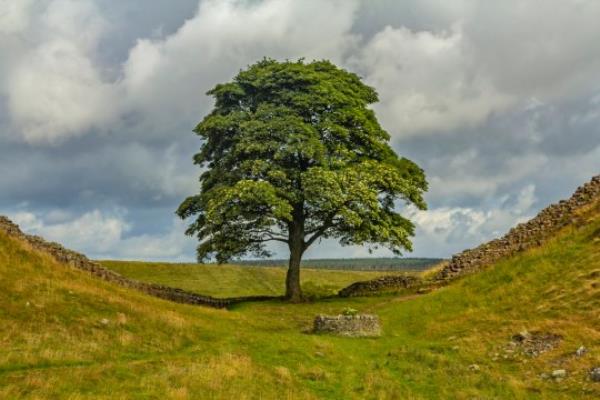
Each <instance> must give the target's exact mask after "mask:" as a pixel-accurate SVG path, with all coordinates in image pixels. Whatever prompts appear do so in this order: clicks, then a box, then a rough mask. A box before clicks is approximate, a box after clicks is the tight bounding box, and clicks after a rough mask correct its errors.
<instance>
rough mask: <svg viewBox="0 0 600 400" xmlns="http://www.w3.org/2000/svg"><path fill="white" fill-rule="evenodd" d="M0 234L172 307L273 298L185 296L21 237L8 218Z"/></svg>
mask: <svg viewBox="0 0 600 400" xmlns="http://www.w3.org/2000/svg"><path fill="white" fill-rule="evenodd" d="M0 232H4V233H6V234H7V235H8V236H9V237H12V238H15V239H17V240H20V241H22V242H25V243H27V244H28V245H29V246H31V247H32V248H33V249H34V250H37V251H41V252H43V253H46V254H48V255H50V256H51V257H52V258H53V259H54V260H56V261H57V262H59V263H62V264H66V265H69V266H71V267H73V268H77V269H79V270H83V271H86V272H88V273H90V274H91V275H93V276H95V277H97V278H100V279H103V280H105V281H108V282H111V283H116V284H117V285H120V286H123V287H126V288H131V289H135V290H139V291H140V292H143V293H146V294H148V295H151V296H154V297H159V298H161V299H165V300H169V301H173V302H176V303H183V304H192V305H202V306H208V307H213V308H225V307H227V306H229V305H232V304H236V303H240V302H243V301H255V300H267V299H273V298H274V297H273V296H248V297H231V298H225V299H219V298H215V297H211V296H205V295H201V294H196V293H191V292H187V291H185V290H183V289H178V288H172V287H169V286H164V285H159V284H155V283H146V282H140V281H137V280H134V279H129V278H126V277H124V276H123V275H121V274H119V273H117V272H114V271H111V270H110V269H107V268H104V267H103V266H101V265H100V264H99V263H97V262H95V261H92V260H90V259H88V258H87V257H86V256H84V255H83V254H80V253H77V252H75V251H72V250H69V249H66V248H64V247H63V246H62V245H60V244H58V243H53V242H47V241H45V240H44V239H43V238H41V237H39V236H32V235H27V234H25V233H23V232H22V231H21V230H20V229H19V226H18V225H16V224H14V223H13V222H12V221H11V220H9V219H8V218H6V217H4V216H1V215H0Z"/></svg>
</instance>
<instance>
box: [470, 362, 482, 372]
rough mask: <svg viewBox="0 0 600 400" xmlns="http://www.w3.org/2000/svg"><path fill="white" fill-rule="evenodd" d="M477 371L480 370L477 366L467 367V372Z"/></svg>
mask: <svg viewBox="0 0 600 400" xmlns="http://www.w3.org/2000/svg"><path fill="white" fill-rule="evenodd" d="M479 370H481V368H480V367H479V365H477V364H471V365H469V371H473V372H477V371H479Z"/></svg>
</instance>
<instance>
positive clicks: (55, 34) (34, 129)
mask: <svg viewBox="0 0 600 400" xmlns="http://www.w3.org/2000/svg"><path fill="white" fill-rule="evenodd" d="M20 10H21V11H20V13H21V14H25V13H26V11H24V10H26V9H25V8H24V7H23V8H20ZM34 11H35V13H34V12H33V11H32V13H33V14H34V15H29V18H31V19H35V24H33V23H32V24H29V25H28V26H27V27H28V29H27V31H26V32H20V34H19V35H18V36H16V38H15V37H12V41H13V45H14V43H15V41H18V43H20V45H21V47H24V48H25V50H23V49H21V51H17V50H15V51H14V53H13V55H14V56H15V57H13V59H11V60H7V61H6V63H8V65H5V66H4V67H3V69H7V77H6V79H7V83H5V84H4V86H5V87H6V89H5V90H6V95H7V97H8V106H9V110H10V113H11V117H12V120H13V124H14V125H15V126H16V127H17V129H18V130H19V131H20V132H21V134H22V135H23V137H24V138H25V140H27V141H28V142H31V143H40V142H42V143H47V142H50V143H55V142H60V141H61V140H64V139H65V138H69V137H73V136H80V135H83V134H85V133H86V132H87V131H89V130H90V129H93V128H97V129H102V128H103V125H104V124H107V123H109V122H111V121H113V120H114V117H115V113H116V98H117V97H116V96H117V92H116V87H115V86H114V85H112V84H111V83H108V82H105V81H104V80H103V78H102V72H101V70H100V69H99V68H98V67H97V66H96V65H95V64H94V60H93V58H94V56H95V50H96V47H97V45H98V42H99V40H100V38H101V37H102V34H103V33H104V31H105V29H106V26H107V23H106V22H105V21H104V19H103V18H102V16H101V15H100V13H99V12H98V9H97V8H96V7H95V5H94V3H93V2H91V1H88V0H82V1H74V0H57V1H53V2H50V3H48V6H47V7H46V8H43V9H41V10H38V9H37V8H36V9H35V10H34ZM21 14H19V15H21ZM23 18H24V17H23ZM23 26H24V24H22V27H23ZM14 46H15V47H18V46H16V45H14ZM0 63H2V61H0Z"/></svg>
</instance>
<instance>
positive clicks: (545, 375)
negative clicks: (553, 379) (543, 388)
mask: <svg viewBox="0 0 600 400" xmlns="http://www.w3.org/2000/svg"><path fill="white" fill-rule="evenodd" d="M540 379H544V380H546V379H550V375H548V374H547V373H545V372H542V373H541V374H540Z"/></svg>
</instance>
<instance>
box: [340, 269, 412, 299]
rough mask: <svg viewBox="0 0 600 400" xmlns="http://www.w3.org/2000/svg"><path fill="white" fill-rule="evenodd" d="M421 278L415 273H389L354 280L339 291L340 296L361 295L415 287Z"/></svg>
mask: <svg viewBox="0 0 600 400" xmlns="http://www.w3.org/2000/svg"><path fill="white" fill-rule="evenodd" d="M421 281H422V280H421V278H419V277H418V276H415V275H410V274H402V275H387V276H382V277H380V278H376V279H372V280H370V281H360V282H354V283H353V284H351V285H350V286H347V287H345V288H343V289H342V290H340V291H339V292H338V295H339V296H340V297H352V296H360V295H364V294H368V293H373V292H380V291H382V290H396V289H408V288H413V287H415V286H417V285H419V284H420V283H421Z"/></svg>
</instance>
